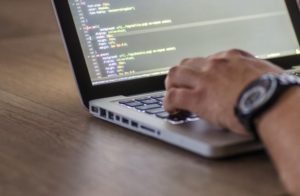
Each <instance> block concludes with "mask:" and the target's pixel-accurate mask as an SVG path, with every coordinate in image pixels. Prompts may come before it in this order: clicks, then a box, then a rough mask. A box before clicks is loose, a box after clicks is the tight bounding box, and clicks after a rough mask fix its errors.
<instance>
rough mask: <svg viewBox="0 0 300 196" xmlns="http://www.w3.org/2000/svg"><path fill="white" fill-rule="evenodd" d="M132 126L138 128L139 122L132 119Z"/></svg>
mask: <svg viewBox="0 0 300 196" xmlns="http://www.w3.org/2000/svg"><path fill="white" fill-rule="evenodd" d="M131 126H132V127H134V128H138V126H139V124H138V123H137V122H135V121H131Z"/></svg>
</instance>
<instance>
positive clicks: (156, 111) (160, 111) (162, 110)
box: [146, 108, 165, 114]
mask: <svg viewBox="0 0 300 196" xmlns="http://www.w3.org/2000/svg"><path fill="white" fill-rule="evenodd" d="M164 111H165V110H164V109H163V108H155V109H150V110H146V113H148V114H157V113H162V112H164Z"/></svg>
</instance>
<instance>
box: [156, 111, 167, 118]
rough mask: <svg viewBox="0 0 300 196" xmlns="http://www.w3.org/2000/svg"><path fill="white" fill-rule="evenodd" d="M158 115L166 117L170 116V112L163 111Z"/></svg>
mask: <svg viewBox="0 0 300 196" xmlns="http://www.w3.org/2000/svg"><path fill="white" fill-rule="evenodd" d="M156 116H157V117H158V118H163V119H166V118H169V116H170V114H169V113H168V112H161V113H157V114H156Z"/></svg>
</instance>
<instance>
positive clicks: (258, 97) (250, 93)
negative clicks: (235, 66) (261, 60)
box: [239, 75, 278, 114]
mask: <svg viewBox="0 0 300 196" xmlns="http://www.w3.org/2000/svg"><path fill="white" fill-rule="evenodd" d="M277 85H278V84H277V80H276V79H275V78H274V77H272V76H269V75H265V76H264V77H262V78H261V79H259V80H256V81H254V82H253V83H252V84H250V85H249V86H248V88H247V89H246V90H245V91H244V93H243V95H242V97H241V99H240V102H239V103H240V105H239V108H240V110H241V112H242V113H243V114H249V113H251V112H253V111H254V110H256V109H257V108H260V106H262V105H263V104H265V103H266V102H267V101H268V100H269V99H270V98H271V96H272V95H273V93H274V92H275V90H276V87H277Z"/></svg>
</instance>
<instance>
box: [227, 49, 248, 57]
mask: <svg viewBox="0 0 300 196" xmlns="http://www.w3.org/2000/svg"><path fill="white" fill-rule="evenodd" d="M243 53H244V51H242V50H240V49H236V48H233V49H230V50H228V51H227V55H229V56H234V55H241V54H243Z"/></svg>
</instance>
